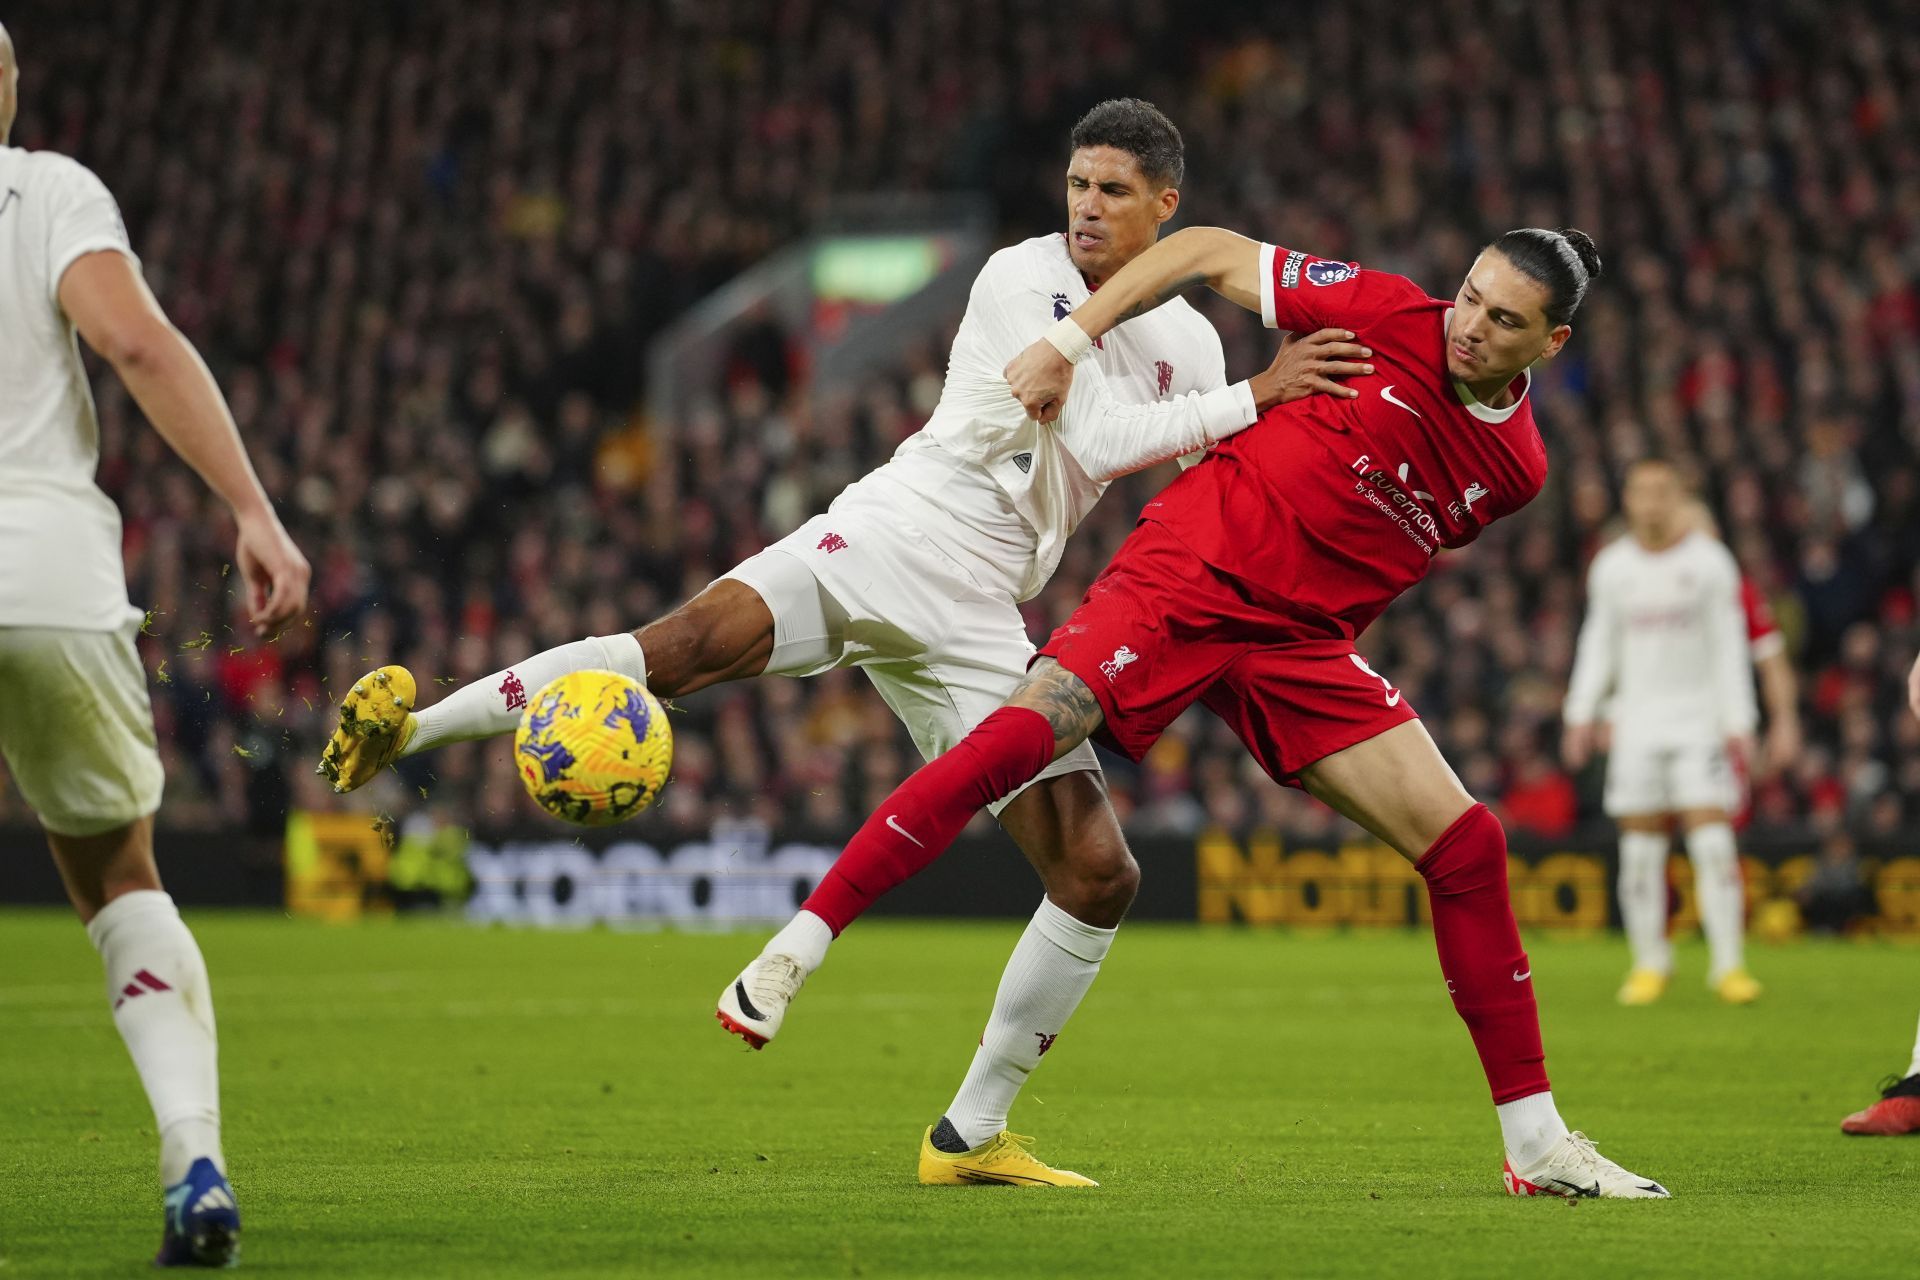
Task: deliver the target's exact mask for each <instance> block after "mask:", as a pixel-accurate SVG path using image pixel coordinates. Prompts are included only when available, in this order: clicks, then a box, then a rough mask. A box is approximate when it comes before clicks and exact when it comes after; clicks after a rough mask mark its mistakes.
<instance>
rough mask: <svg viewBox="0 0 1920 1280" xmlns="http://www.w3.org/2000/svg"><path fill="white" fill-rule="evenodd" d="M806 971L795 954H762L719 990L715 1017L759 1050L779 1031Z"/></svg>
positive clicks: (805, 978) (805, 975)
mask: <svg viewBox="0 0 1920 1280" xmlns="http://www.w3.org/2000/svg"><path fill="white" fill-rule="evenodd" d="M806 980H807V971H806V969H805V968H804V967H803V966H802V965H801V963H800V962H799V961H798V960H795V959H794V958H793V957H792V956H783V955H766V954H761V955H758V956H755V957H754V958H753V963H752V964H750V965H748V966H747V967H746V968H745V969H744V970H742V971H741V973H740V976H739V977H738V978H735V979H734V980H733V982H732V984H731V985H730V986H728V987H727V989H726V990H725V991H722V992H721V993H720V1007H719V1008H718V1009H717V1010H715V1012H714V1015H713V1016H714V1017H716V1018H718V1019H720V1025H721V1026H723V1027H725V1028H726V1029H727V1030H728V1031H730V1032H732V1033H733V1034H734V1035H736V1036H739V1037H740V1038H741V1039H742V1040H745V1041H746V1042H747V1043H748V1044H750V1045H752V1046H753V1047H754V1048H756V1049H764V1048H766V1047H767V1041H769V1040H771V1039H773V1038H774V1037H775V1036H777V1035H779V1034H780V1024H781V1023H782V1022H784V1021H786V1017H787V1006H788V1005H790V1004H792V1003H793V998H794V996H795V995H797V994H799V991H800V984H801V983H803V982H805V981H806Z"/></svg>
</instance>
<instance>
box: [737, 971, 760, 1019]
mask: <svg viewBox="0 0 1920 1280" xmlns="http://www.w3.org/2000/svg"><path fill="white" fill-rule="evenodd" d="M733 998H734V999H735V1000H738V1001H739V1002H740V1012H742V1013H744V1014H746V1015H747V1016H748V1017H749V1018H752V1019H753V1020H754V1021H755V1022H765V1021H766V1020H767V1015H766V1014H764V1013H762V1012H760V1011H759V1010H758V1009H756V1008H754V1007H753V1001H751V1000H749V999H747V986H746V984H745V983H744V982H740V981H738V980H736V981H735V982H734V984H733Z"/></svg>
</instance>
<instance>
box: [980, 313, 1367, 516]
mask: <svg viewBox="0 0 1920 1280" xmlns="http://www.w3.org/2000/svg"><path fill="white" fill-rule="evenodd" d="M1350 336H1351V335H1349V334H1347V333H1346V332H1345V331H1344V330H1335V329H1322V330H1320V331H1319V332H1318V333H1312V334H1309V335H1307V336H1306V337H1304V338H1296V339H1291V340H1289V341H1287V342H1285V343H1283V344H1281V347H1280V350H1279V351H1278V352H1276V353H1275V354H1274V357H1273V363H1272V364H1270V365H1268V366H1267V367H1266V368H1265V369H1263V370H1261V371H1260V372H1259V373H1257V374H1255V375H1254V376H1253V377H1251V378H1249V379H1247V380H1246V381H1245V382H1240V383H1235V384H1234V385H1233V386H1230V387H1219V388H1216V389H1215V390H1212V391H1190V392H1187V393H1186V394H1185V395H1181V396H1175V397H1174V398H1173V399H1171V400H1163V401H1157V402H1154V403H1151V404H1126V403H1123V402H1122V401H1120V400H1118V399H1116V398H1115V396H1114V395H1113V391H1112V388H1111V387H1110V386H1109V384H1108V383H1107V380H1106V376H1105V375H1104V374H1103V373H1102V372H1101V371H1100V367H1099V366H1098V365H1089V366H1087V368H1086V369H1085V370H1084V371H1083V373H1082V375H1081V376H1080V377H1079V378H1077V379H1075V380H1074V383H1073V385H1072V387H1071V388H1070V389H1069V390H1068V393H1067V400H1066V403H1065V405H1063V406H1061V407H1060V409H1059V417H1058V419H1057V421H1056V422H1055V423H1054V430H1055V431H1058V432H1060V433H1061V435H1062V439H1063V441H1064V443H1065V444H1066V446H1067V449H1068V451H1069V452H1071V453H1072V454H1073V456H1074V458H1075V459H1076V460H1077V461H1078V462H1079V463H1080V466H1081V468H1082V469H1083V470H1084V471H1086V473H1087V475H1088V477H1089V478H1091V479H1094V480H1099V481H1107V480H1112V479H1115V478H1117V477H1119V476H1124V475H1130V474H1132V473H1133V472H1135V471H1143V470H1145V469H1146V468H1148V467H1151V466H1154V465H1156V464H1158V463H1161V462H1166V461H1168V460H1169V459H1172V458H1178V457H1181V456H1183V455H1185V454H1190V453H1193V452H1195V451H1196V450H1203V449H1205V448H1206V447H1207V446H1209V445H1212V444H1217V443H1218V442H1220V441H1221V440H1224V439H1226V438H1227V437H1228V436H1231V435H1233V434H1235V433H1236V432H1239V431H1242V430H1244V429H1245V428H1247V427H1250V426H1252V425H1253V423H1254V421H1255V420H1256V419H1257V418H1258V417H1259V416H1260V413H1261V411H1263V410H1265V409H1268V408H1270V407H1272V406H1273V405H1276V404H1281V403H1284V402H1285V401H1288V400H1298V399H1300V398H1302V397H1303V396H1309V395H1313V394H1314V393H1315V392H1317V391H1319V390H1321V389H1322V387H1321V384H1323V383H1326V377H1325V375H1324V374H1323V373H1322V372H1321V371H1322V370H1323V369H1325V368H1326V367H1327V366H1328V364H1330V363H1332V364H1340V363H1344V359H1343V357H1342V356H1341V355H1340V354H1339V353H1341V352H1343V351H1346V350H1349V349H1353V350H1357V348H1353V347H1352V344H1351V343H1349V342H1348V341H1347V338H1348V337H1350ZM1366 368H1367V369H1368V371H1369V372H1371V370H1372V366H1371V365H1369V366H1366ZM1326 385H1328V386H1331V387H1333V388H1334V389H1335V390H1336V391H1339V392H1341V393H1343V394H1344V393H1345V391H1346V388H1344V387H1341V386H1340V385H1339V384H1337V383H1326ZM1010 403H1012V404H1013V405H1014V407H1015V412H1018V413H1025V409H1024V408H1023V407H1021V406H1020V405H1019V404H1018V402H1017V401H1010Z"/></svg>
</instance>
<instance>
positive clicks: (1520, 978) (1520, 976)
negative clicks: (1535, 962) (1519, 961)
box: [1513, 969, 1533, 982]
mask: <svg viewBox="0 0 1920 1280" xmlns="http://www.w3.org/2000/svg"><path fill="white" fill-rule="evenodd" d="M1532 976H1533V970H1531V969H1529V970H1527V971H1526V972H1525V973H1516V974H1514V975H1513V980H1514V981H1515V982H1525V981H1526V980H1527V979H1528V978H1531V977H1532Z"/></svg>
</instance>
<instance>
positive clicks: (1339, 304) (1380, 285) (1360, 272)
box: [1260, 244, 1426, 333]
mask: <svg viewBox="0 0 1920 1280" xmlns="http://www.w3.org/2000/svg"><path fill="white" fill-rule="evenodd" d="M1425 296H1426V295H1425V294H1424V293H1423V292H1422V291H1421V290H1420V288H1419V286H1417V285H1415V284H1414V283H1413V281H1411V280H1409V279H1407V278H1406V277H1405V276H1396V275H1394V274H1392V273H1391V272H1387V271H1367V270H1365V269H1364V268H1362V267H1361V266H1360V264H1358V263H1356V262H1339V261H1336V260H1335V259H1333V258H1316V257H1314V256H1313V255H1312V254H1310V253H1302V252H1301V251H1300V250H1298V249H1285V248H1282V247H1280V246H1279V245H1272V244H1263V245H1261V246H1260V318H1261V319H1262V320H1264V321H1266V323H1267V327H1268V328H1269V329H1287V330H1291V331H1292V332H1294V333H1304V332H1306V331H1308V330H1312V329H1324V328H1327V327H1329V326H1344V327H1346V328H1349V329H1358V328H1359V327H1360V326H1361V325H1363V324H1365V323H1366V322H1367V321H1369V320H1373V319H1376V318H1378V317H1379V316H1381V315H1384V314H1386V313H1387V312H1389V311H1392V310H1394V309H1395V308H1397V307H1400V306H1402V305H1404V304H1405V303H1406V302H1407V300H1408V299H1409V298H1410V297H1419V298H1424V297H1425Z"/></svg>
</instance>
